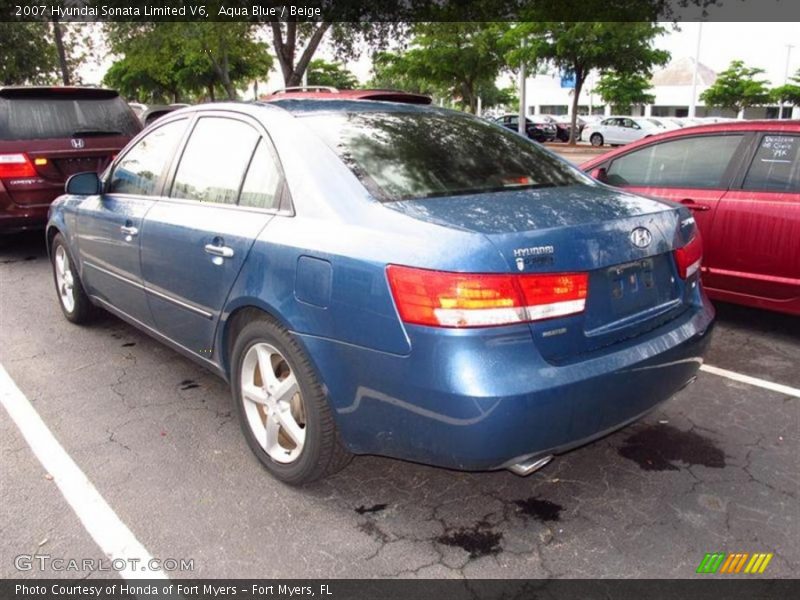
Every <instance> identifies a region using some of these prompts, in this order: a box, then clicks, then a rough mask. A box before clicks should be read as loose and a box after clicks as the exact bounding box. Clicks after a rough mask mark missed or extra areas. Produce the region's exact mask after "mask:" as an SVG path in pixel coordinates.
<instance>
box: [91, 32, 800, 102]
mask: <svg viewBox="0 0 800 600" xmlns="http://www.w3.org/2000/svg"><path fill="white" fill-rule="evenodd" d="M664 25H665V27H667V29H668V31H667V33H665V34H664V35H662V36H660V37H659V38H658V39H657V40H656V42H655V45H656V46H657V47H658V48H661V49H664V50H668V51H669V52H670V53H671V54H672V59H673V60H675V59H679V58H685V57H693V56H694V53H695V49H696V46H697V34H698V29H699V27H700V24H699V23H697V22H691V23H682V24H680V26H679V28H680V31H674V30H673V26H672V24H671V23H670V24H664ZM97 36H98V37H100V31H99V29H98V31H97ZM787 44H792V45H794V48H792V49H791V55H790V61H789V73H790V75H791V74H794V73H795V72H796V71H797V70H798V69H800V23H797V22H791V23H785V22H784V23H721V22H713V23H703V25H702V37H701V44H700V62H701V63H703V64H705V65H706V66H708V67H710V68H711V69H713V70H714V71H716V72H719V71H722V70H724V69H725V68H726V67H727V66H728V64H730V62H731V61H732V60H737V59H739V60H743V61H744V62H745V63H746V64H747V65H748V66H752V67H760V68H762V69H764V70H765V71H766V73H765V75H764V77H765V78H766V79H768V80H769V81H770V82H771V83H772V85H775V86H777V85H782V84H783V82H784V73H785V69H786V58H787ZM318 56H320V57H322V58H326V59H328V60H332V59H333V58H334V57H333V55H332V54H331V53H330V50H329V49H327V48H325V47H323V48H322V50H321V52H320V53H319V55H318ZM112 62H113V59H112V58H111V57H105V58H104V59H103V60H102V61H101V62H100V63H99V64H93V65H86V66H84V67H83V68H82V69H81V71H80V74H81V76H82V78H83V80H84V82H85V83H87V84H99V83H100V81H101V80H102V78H103V75H104V74H105V71H106V70H107V69H108V67H109V66H110V65H111V63H112ZM346 66H347V68H349V69H350V70H351V71H353V73H355V75H356V76H357V77H358V78H359V80H361V81H362V82H363V81H366V80H368V79H369V77H370V67H371V63H370V59H369V55H368V53H367V52H364V53H362V56H361V58H360V59H359V60H356V61H350V62H348V63H347V64H346ZM282 85H283V84H282V79H281V76H280V73H279V67H278V65H277V61H276V64H275V68H274V69H273V72H272V74H271V76H270V78H269V80H268V82H267V83H266V86H262V88H261V89H260V90H259V92H260V93H264V92H267V91H272V90H274V89H277V88H279V87H282ZM264 88H266V89H264Z"/></svg>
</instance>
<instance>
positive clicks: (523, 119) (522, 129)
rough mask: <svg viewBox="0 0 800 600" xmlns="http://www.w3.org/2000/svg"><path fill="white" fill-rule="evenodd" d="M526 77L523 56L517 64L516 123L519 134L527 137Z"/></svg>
mask: <svg viewBox="0 0 800 600" xmlns="http://www.w3.org/2000/svg"><path fill="white" fill-rule="evenodd" d="M522 47H523V48H525V40H524V39H523V40H522ZM526 79H527V75H526V73H525V59H524V58H523V59H522V61H521V62H520V65H519V124H518V125H517V131H518V132H519V134H520V135H524V136H526V137H527V135H528V128H527V127H526V124H527V116H526V114H525V105H526V104H527V101H526V99H525V80H526Z"/></svg>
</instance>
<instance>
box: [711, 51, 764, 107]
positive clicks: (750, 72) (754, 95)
mask: <svg viewBox="0 0 800 600" xmlns="http://www.w3.org/2000/svg"><path fill="white" fill-rule="evenodd" d="M763 73H764V69H759V68H756V67H747V66H745V64H744V62H743V61H741V60H734V61H732V62H731V64H730V66H729V67H728V68H727V69H725V70H724V71H722V73H720V74H719V75H717V80H716V81H715V82H714V84H713V85H712V86H710V87H709V88H708V89H707V90H706V91H704V92H703V93H702V94H700V99H701V100H702V101H703V102H705V103H706V105H707V106H719V107H722V108H730V109H732V110H734V111H736V112H737V113H738V112H739V111H741V110H744V109H745V108H748V107H750V106H759V105H761V104H767V103H769V101H770V100H771V97H770V93H769V90H768V88H767V82H766V80H764V79H756V77H758V76H759V75H762V74H763Z"/></svg>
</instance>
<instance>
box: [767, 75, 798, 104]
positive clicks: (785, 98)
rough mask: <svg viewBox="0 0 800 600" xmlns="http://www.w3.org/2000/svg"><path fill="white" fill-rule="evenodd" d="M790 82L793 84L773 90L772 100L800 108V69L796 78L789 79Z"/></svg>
mask: <svg viewBox="0 0 800 600" xmlns="http://www.w3.org/2000/svg"><path fill="white" fill-rule="evenodd" d="M789 81H791V82H792V83H786V84H784V85H781V86H778V87H776V88H775V89H773V90H772V92H771V96H772V99H773V100H774V101H775V102H778V103H786V104H791V105H792V106H800V69H798V70H797V72H796V73H795V74H794V77H790V78H789Z"/></svg>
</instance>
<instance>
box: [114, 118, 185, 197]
mask: <svg viewBox="0 0 800 600" xmlns="http://www.w3.org/2000/svg"><path fill="white" fill-rule="evenodd" d="M186 124H187V120H186V119H181V120H180V121H172V122H171V123H167V124H165V125H162V126H161V127H158V128H157V129H154V130H153V131H151V132H150V133H148V134H147V135H146V136H144V137H143V138H142V139H141V140H139V141H138V142H136V145H134V146H133V148H131V149H130V150H129V151H128V152H127V153H126V154H125V156H123V157H122V159H121V160H120V161H119V163H117V166H116V167H114V171H113V173H112V174H111V179H110V180H109V183H108V187H107V189H106V193H108V194H136V195H138V196H153V195H155V194H156V192H157V189H156V186H157V185H158V180H159V179H160V177H161V173H162V171H163V170H164V169H165V168H166V167H167V166H169V161H170V159H171V158H172V155H173V154H174V153H175V149H176V148H177V146H178V142H179V141H180V139H181V137H182V136H183V132H184V131H185V130H186Z"/></svg>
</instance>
